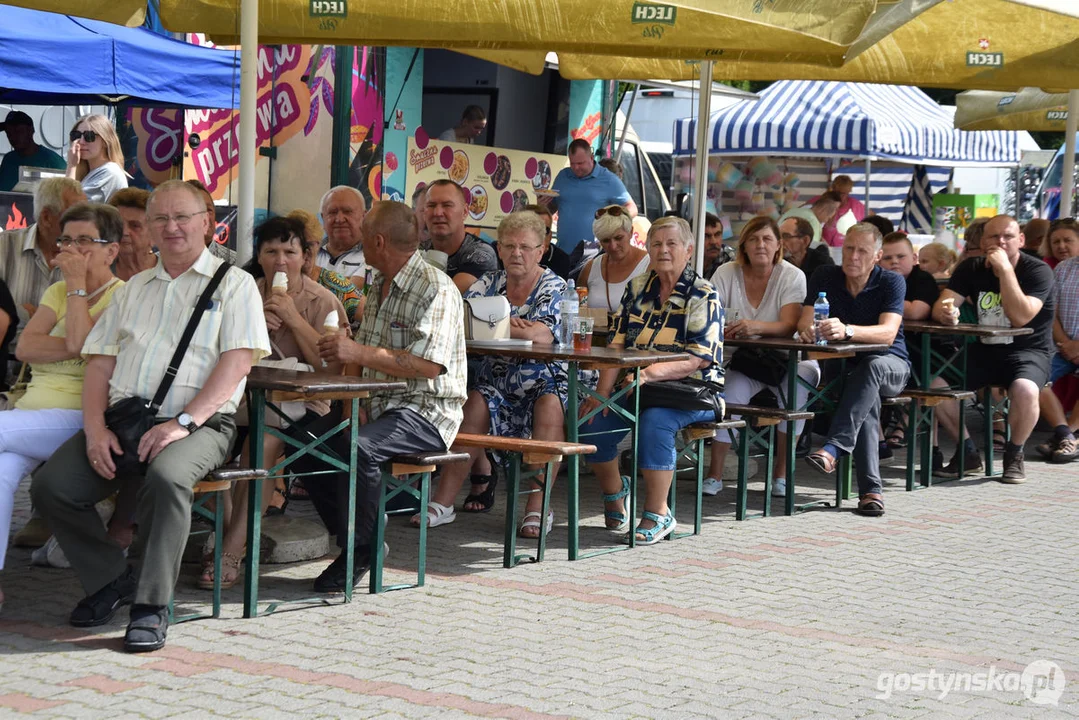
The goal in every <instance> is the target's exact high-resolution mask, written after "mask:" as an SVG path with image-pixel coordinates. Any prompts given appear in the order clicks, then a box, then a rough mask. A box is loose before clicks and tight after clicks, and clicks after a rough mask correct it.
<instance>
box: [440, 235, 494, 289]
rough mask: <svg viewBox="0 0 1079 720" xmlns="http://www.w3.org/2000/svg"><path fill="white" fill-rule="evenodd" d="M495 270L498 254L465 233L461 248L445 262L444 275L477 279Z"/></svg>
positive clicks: (482, 242)
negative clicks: (461, 275)
mask: <svg viewBox="0 0 1079 720" xmlns="http://www.w3.org/2000/svg"><path fill="white" fill-rule="evenodd" d="M497 269H498V254H497V253H496V252H495V249H494V248H493V247H491V246H490V245H488V244H487V243H485V242H484V241H483V240H480V239H479V238H478V237H476V236H475V235H473V234H472V233H465V239H464V242H462V243H461V247H459V248H457V252H455V253H454V254H453V255H450V258H449V260H447V261H446V274H447V275H449V276H450V277H451V278H452V277H456V276H457V275H459V274H460V273H467V274H469V275H471V276H473V277H475V278H477V279H478V278H481V277H483V274H484V273H488V272H492V271H494V270H497Z"/></svg>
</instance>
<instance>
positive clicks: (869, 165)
mask: <svg viewBox="0 0 1079 720" xmlns="http://www.w3.org/2000/svg"><path fill="white" fill-rule="evenodd" d="M871 172H873V161H872V160H871V159H870V158H866V159H865V212H866V214H867V215H868V214H869V174H870V173H871Z"/></svg>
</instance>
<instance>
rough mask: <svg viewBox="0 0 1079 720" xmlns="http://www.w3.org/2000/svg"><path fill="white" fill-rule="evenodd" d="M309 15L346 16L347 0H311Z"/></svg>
mask: <svg viewBox="0 0 1079 720" xmlns="http://www.w3.org/2000/svg"><path fill="white" fill-rule="evenodd" d="M310 15H311V17H340V18H343V17H348V0H311V7H310Z"/></svg>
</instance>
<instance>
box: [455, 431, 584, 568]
mask: <svg viewBox="0 0 1079 720" xmlns="http://www.w3.org/2000/svg"><path fill="white" fill-rule="evenodd" d="M453 445H454V447H462V448H479V449H482V450H494V451H495V452H499V453H502V454H504V455H505V457H506V458H507V460H506V461H505V462H504V463H503V468H504V470H505V473H506V524H505V537H504V540H503V544H502V566H503V567H507V568H510V567H513V566H514V565H516V564H517V563H519V562H521V561H522V560H529V561H531V562H542V561H543V554H544V552H545V550H546V549H547V533H546V532H543V530H544V529H545V528H546V525H547V513H548V512H549V510H550V507H551V485H552V484H553V478H552V475H553V472H554V466H555V464H556V463H559V462H561V461H562V458H564V457H566V456H573V455H591V454H592V453H594V452H596V446H595V445H588V444H586V443H572V442H565V441H558V440H533V439H530V438H515V437H502V436H499V435H477V434H474V433H458V435H457V438H456V439H455V440H454V441H453ZM521 465H540V466H542V467H541V468H540V469H537V470H532V471H522V469H521ZM549 478H552V479H551V480H550V481H549V480H548V479H549ZM524 480H534V481H535V482H537V483H538V484H539V485H540V489H539V490H538V491H537V490H533V489H531V488H529V489H528V490H524V491H522V490H521V483H522V481H524ZM533 492H542V493H543V504H542V506H541V508H540V534H539V538H538V539H537V542H536V554H535V555H534V556H532V555H518V554H517V500H518V498H519V497H520V495H522V494H525V495H528V494H531V493H533Z"/></svg>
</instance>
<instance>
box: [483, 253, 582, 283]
mask: <svg viewBox="0 0 1079 720" xmlns="http://www.w3.org/2000/svg"><path fill="white" fill-rule="evenodd" d="M501 265H502V263H501V262H500V263H499V266H501ZM540 265H542V266H543V267H545V268H547V269H548V270H550V271H551V272H553V273H554V274H555V275H557V276H558V277H560V278H562V279H563V280H569V272H570V270H572V269H573V266H572V265H570V261H569V253H568V252H566V251H565V250H563V249H562V248H560V247H558V246H557V245H551V246H550V247H549V248H548V249H547V252H546V253H545V254H544V256H543V257H542V258H541V259H540Z"/></svg>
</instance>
